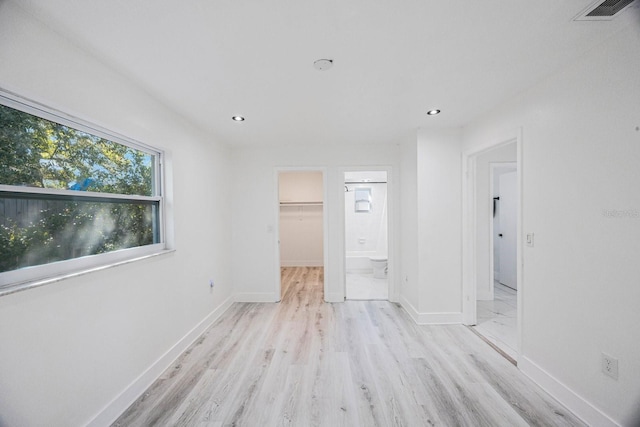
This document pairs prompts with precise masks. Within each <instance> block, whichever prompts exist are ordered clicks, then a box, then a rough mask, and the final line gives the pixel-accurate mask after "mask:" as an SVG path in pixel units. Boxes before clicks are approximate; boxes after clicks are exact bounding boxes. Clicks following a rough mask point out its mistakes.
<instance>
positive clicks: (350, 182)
mask: <svg viewBox="0 0 640 427" xmlns="http://www.w3.org/2000/svg"><path fill="white" fill-rule="evenodd" d="M386 183H387V181H367V182H360V181H345V184H346V185H349V184H386Z"/></svg>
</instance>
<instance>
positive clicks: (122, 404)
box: [87, 296, 233, 427]
mask: <svg viewBox="0 0 640 427" xmlns="http://www.w3.org/2000/svg"><path fill="white" fill-rule="evenodd" d="M232 304H233V296H231V297H229V298H227V299H226V300H225V301H224V302H223V303H222V304H220V305H219V306H218V307H217V308H216V309H214V310H213V311H212V312H211V313H210V314H209V315H208V316H207V317H205V318H204V319H203V320H202V321H201V322H200V323H198V324H197V325H196V326H195V327H194V328H193V329H191V330H190V331H189V332H187V334H186V335H185V336H184V337H182V338H181V339H180V340H179V341H178V342H177V343H175V344H174V345H173V347H171V348H170V349H169V350H167V352H166V353H164V354H163V355H162V356H160V358H159V359H158V360H156V361H155V362H154V363H153V364H152V365H151V366H149V367H148V368H147V370H146V371H144V372H143V373H142V374H141V375H140V376H139V377H138V378H136V379H135V380H134V381H133V382H132V383H131V384H129V386H127V388H126V389H124V390H123V391H122V393H120V394H119V395H118V396H117V397H116V398H115V399H113V400H112V401H111V402H109V404H107V406H106V407H105V408H104V409H102V411H100V412H99V413H98V414H97V415H96V416H95V417H94V418H93V419H92V420H91V421H89V423H87V426H88V427H103V426H108V425H111V424H112V423H113V422H114V421H115V420H116V419H118V417H119V416H120V415H121V414H122V413H123V412H124V411H125V410H126V409H127V408H128V407H129V406H131V404H132V403H133V402H135V400H136V399H137V398H138V397H139V396H140V395H141V394H142V393H144V391H145V390H146V389H148V388H149V387H150V386H151V384H153V382H154V381H155V380H156V379H157V378H158V377H159V376H160V375H162V373H163V372H164V371H165V370H166V369H167V368H168V367H169V366H171V364H172V363H173V362H174V361H175V360H176V359H177V358H178V357H179V356H180V355H181V354H182V353H184V352H185V351H186V350H187V349H188V348H189V346H190V345H191V344H193V343H194V342H195V340H197V339H198V337H199V336H200V335H202V333H203V332H204V331H206V330H207V328H208V327H209V326H211V325H212V324H213V322H215V321H216V320H218V318H219V317H220V316H221V315H222V314H223V313H224V312H225V311H227V310H228V309H229V307H231V305H232Z"/></svg>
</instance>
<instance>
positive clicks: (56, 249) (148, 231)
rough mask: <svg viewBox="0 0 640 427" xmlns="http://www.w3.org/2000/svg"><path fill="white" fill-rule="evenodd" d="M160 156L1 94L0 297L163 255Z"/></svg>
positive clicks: (148, 148) (140, 146)
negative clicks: (90, 270)
mask: <svg viewBox="0 0 640 427" xmlns="http://www.w3.org/2000/svg"><path fill="white" fill-rule="evenodd" d="M161 156H162V153H161V152H160V151H159V150H155V149H152V148H150V147H147V146H144V145H142V144H140V143H137V142H135V141H131V140H129V139H127V138H125V137H122V136H117V135H113V134H111V133H108V132H106V131H104V130H101V129H98V128H97V127H93V126H89V125H87V124H85V123H82V122H80V121H78V120H77V119H71V118H70V117H67V116H65V115H63V114H61V113H57V112H54V111H52V110H49V109H46V108H43V107H42V106H39V105H36V104H32V103H30V102H28V101H24V100H21V99H19V98H16V97H14V96H10V95H3V94H0V293H1V292H2V291H6V290H7V289H13V287H15V286H17V285H21V284H24V283H26V282H30V281H37V280H40V279H43V278H49V277H55V276H59V275H64V274H70V273H73V272H77V271H79V270H83V269H86V268H91V267H95V266H97V265H104V264H109V263H111V262H119V261H123V260H127V259H131V258H135V257H139V256H141V255H144V254H148V253H151V252H154V251H155V252H158V251H159V250H160V249H164V247H163V244H162V242H163V233H162V230H163V227H162V226H161V217H162V205H163V203H162V202H163V200H162V192H161V186H160V182H161V176H160V164H161Z"/></svg>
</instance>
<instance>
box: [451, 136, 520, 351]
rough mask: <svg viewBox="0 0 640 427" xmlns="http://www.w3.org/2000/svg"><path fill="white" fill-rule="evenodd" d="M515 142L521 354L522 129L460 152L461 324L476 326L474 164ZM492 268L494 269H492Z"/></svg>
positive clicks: (518, 344) (518, 342)
mask: <svg viewBox="0 0 640 427" xmlns="http://www.w3.org/2000/svg"><path fill="white" fill-rule="evenodd" d="M514 142H515V143H516V147H517V148H516V150H517V156H516V168H517V180H518V183H517V187H518V217H517V224H518V226H517V233H518V235H517V239H516V240H517V243H516V252H517V253H516V261H517V267H516V269H517V273H516V276H517V284H518V285H517V288H518V294H517V304H518V315H517V321H518V326H517V331H518V341H517V348H516V351H517V352H518V354H522V328H523V322H522V319H523V311H524V295H525V292H526V286H525V283H524V277H523V269H524V260H523V251H522V249H523V248H522V242H523V238H522V211H523V210H522V206H523V200H524V194H523V185H522V181H523V180H522V177H523V150H522V128H521V127H518V128H516V129H512V130H509V131H507V132H505V133H504V134H502V135H496V136H495V137H493V138H491V139H490V141H489V142H487V143H485V144H483V145H481V146H479V147H477V148H472V149H469V150H466V151H463V152H462V321H463V324H465V325H475V324H476V323H477V312H476V293H477V289H476V275H475V272H476V266H477V252H476V235H477V214H476V211H477V203H476V180H477V177H476V161H477V158H478V156H479V155H481V154H484V153H486V152H488V151H491V150H493V149H496V148H499V147H501V146H504V145H507V144H511V143H514ZM491 268H493V266H492V267H491Z"/></svg>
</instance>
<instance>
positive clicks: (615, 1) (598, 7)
mask: <svg viewBox="0 0 640 427" xmlns="http://www.w3.org/2000/svg"><path fill="white" fill-rule="evenodd" d="M634 1H635V0H605V1H602V0H597V1H596V2H594V3H591V4H590V5H589V7H587V8H586V9H585V10H583V11H582V12H580V14H579V15H578V16H576V17H575V18H574V19H573V20H574V21H611V20H612V19H613V18H614V17H615V16H616V15H617V14H619V13H620V12H622V11H623V10H624V9H626V8H627V7H629V6H630V5H631V4H632V3H633V2H634Z"/></svg>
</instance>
